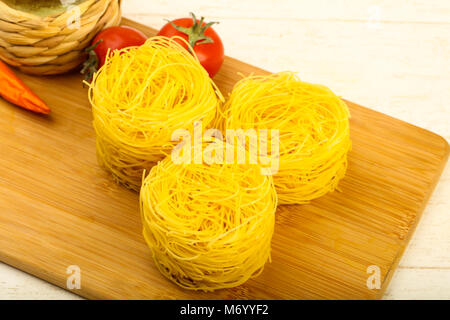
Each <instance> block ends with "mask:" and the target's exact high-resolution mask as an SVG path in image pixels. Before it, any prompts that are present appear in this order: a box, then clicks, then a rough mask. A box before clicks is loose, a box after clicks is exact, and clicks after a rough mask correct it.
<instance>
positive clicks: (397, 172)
mask: <svg viewBox="0 0 450 320" xmlns="http://www.w3.org/2000/svg"><path fill="white" fill-rule="evenodd" d="M124 24H127V25H131V26H134V27H137V28H139V29H141V30H143V31H144V32H145V33H147V34H148V35H153V34H154V30H152V29H150V28H147V27H144V26H142V25H139V24H137V23H134V22H131V21H128V20H125V21H124ZM237 72H241V73H244V74H248V73H251V72H253V73H255V74H265V73H267V72H265V71H263V70H261V69H258V68H255V67H253V66H250V65H247V64H245V63H242V62H239V61H237V60H234V59H232V58H227V59H226V60H225V63H224V66H223V68H222V70H221V72H220V73H219V74H218V75H217V76H216V78H215V80H216V83H217V84H218V86H219V87H220V89H221V90H222V92H223V93H224V94H227V93H228V92H229V91H230V90H231V88H232V86H233V84H234V83H235V82H236V80H237V79H238V78H239V76H238V75H237ZM20 76H21V77H22V78H23V79H24V81H25V82H26V83H27V84H29V85H30V87H31V88H32V89H33V90H35V91H36V92H37V93H39V94H40V95H41V97H42V98H43V99H44V100H45V101H47V102H48V104H49V105H50V106H51V108H52V111H53V112H52V114H51V116H49V117H45V116H39V115H35V114H33V113H30V112H27V111H24V110H22V109H19V108H17V107H14V106H12V105H10V104H8V103H6V102H4V101H3V100H0V153H1V157H0V260H1V261H3V262H5V263H7V264H10V265H12V266H14V267H17V268H19V269H21V270H24V271H26V272H29V273H31V274H33V275H36V276H38V277H40V278H42V279H45V280H47V281H49V282H51V283H54V284H56V285H58V286H60V287H62V288H66V280H67V277H68V274H67V273H66V271H67V268H68V267H69V266H72V265H77V266H79V267H80V270H81V289H74V290H72V291H73V292H75V293H77V294H79V295H81V296H84V297H87V298H94V299H174V298H175V299H374V298H380V297H381V296H382V294H383V291H384V290H385V289H386V286H387V284H388V282H389V280H390V278H391V277H392V274H393V272H394V270H395V268H396V266H397V264H398V262H399V260H400V257H401V255H402V253H403V251H404V249H405V246H406V245H407V243H408V241H409V239H410V238H411V235H412V233H413V231H414V229H415V226H416V225H417V222H418V221H419V218H420V215H421V213H422V211H423V209H424V207H425V205H426V203H427V201H428V199H429V197H430V195H431V193H432V191H433V188H434V187H435V185H436V183H437V181H438V179H439V176H440V174H441V172H442V170H443V168H444V166H445V163H446V160H447V158H448V153H449V147H448V144H447V142H446V141H445V140H444V139H443V138H441V137H440V136H437V135H436V134H434V133H431V132H429V131H426V130H424V129H420V128H418V127H415V126H413V125H410V124H408V123H405V122H402V121H400V120H397V119H393V118H391V117H389V116H386V115H384V114H380V113H378V112H375V111H372V110H369V109H367V108H364V107H362V106H359V105H356V104H354V103H351V102H349V103H348V104H349V107H350V111H351V114H352V119H351V137H352V140H353V151H352V152H351V154H350V159H349V162H350V163H349V169H348V174H347V176H346V178H345V179H344V180H343V181H342V182H341V184H340V187H341V189H342V192H335V193H332V194H329V195H327V196H324V197H322V198H320V199H318V200H315V201H312V202H311V203H310V204H308V205H302V206H283V207H280V208H279V209H278V210H277V213H276V228H275V235H274V238H273V245H272V248H273V253H272V263H270V264H266V268H265V270H264V272H263V274H262V275H261V276H259V277H258V278H256V279H252V280H250V281H248V282H247V283H246V284H244V285H242V286H240V287H237V288H233V289H229V290H220V291H217V292H214V293H203V292H191V291H187V290H183V289H180V288H179V287H177V286H176V285H174V284H172V283H171V282H169V281H168V280H166V279H165V278H164V277H163V276H162V275H161V274H160V273H159V272H158V271H157V269H156V267H155V265H154V264H153V260H152V258H151V255H150V252H149V250H148V248H147V246H146V244H145V242H144V239H143V237H142V235H141V222H140V218H139V207H138V195H137V194H136V193H133V192H131V191H129V190H126V189H124V188H122V187H121V186H118V185H116V184H115V183H114V182H113V181H112V179H111V177H110V176H109V175H108V174H107V173H106V172H105V171H104V170H103V169H102V168H100V167H99V166H98V165H97V161H96V154H95V135H94V130H93V128H92V124H91V122H92V115H91V109H90V106H89V103H88V100H87V90H86V89H85V88H83V87H82V83H81V77H80V76H79V75H78V74H76V73H74V74H69V75H64V76H56V77H45V78H38V77H31V76H26V75H20ZM370 266H377V267H379V270H380V282H381V287H380V289H369V288H368V287H367V284H366V282H367V279H368V277H369V276H370V275H371V274H369V273H368V272H367V270H368V267H370ZM375 268H376V267H375ZM369 270H371V269H369Z"/></svg>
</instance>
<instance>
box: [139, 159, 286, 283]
mask: <svg viewBox="0 0 450 320" xmlns="http://www.w3.org/2000/svg"><path fill="white" fill-rule="evenodd" d="M140 203H141V218H142V222H143V227H144V237H145V240H146V242H147V244H148V245H149V247H150V249H151V252H152V254H153V258H154V260H155V263H156V265H157V267H158V269H159V270H160V271H161V273H162V274H163V275H164V276H166V277H167V278H169V279H170V280H171V281H173V282H174V283H176V284H178V285H179V286H181V287H183V288H186V289H192V290H204V291H212V290H215V289H221V288H230V287H235V286H238V285H240V284H242V283H244V282H245V281H247V280H248V279H249V278H251V277H256V276H257V275H258V274H260V273H261V272H262V270H263V267H264V264H265V263H266V261H267V260H269V259H270V243H271V239H272V234H273V230H274V222H275V221H274V218H275V210H276V206H277V196H276V192H275V188H274V186H273V181H272V177H271V176H264V175H261V173H260V168H259V167H258V166H257V165H224V164H212V165H195V164H190V165H186V164H174V163H173V162H172V160H171V158H170V157H168V158H166V159H164V160H163V161H161V162H159V163H158V165H156V166H154V167H153V168H152V169H151V171H150V174H149V175H148V176H147V177H146V178H145V180H144V182H143V184H142V188H141V193H140Z"/></svg>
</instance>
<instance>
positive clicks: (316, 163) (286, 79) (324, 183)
mask: <svg viewBox="0 0 450 320" xmlns="http://www.w3.org/2000/svg"><path fill="white" fill-rule="evenodd" d="M224 110H225V111H224V113H225V114H224V116H225V120H224V122H225V123H226V128H227V129H236V128H241V129H248V128H258V129H278V131H279V170H278V172H277V173H276V174H275V176H274V184H275V188H276V190H277V193H278V199H279V203H280V204H297V203H305V202H308V201H309V200H312V199H315V198H318V197H320V196H322V195H324V194H326V193H328V192H330V191H333V190H335V189H336V187H337V185H338V182H339V180H340V179H342V178H343V177H344V175H345V172H346V169H347V153H348V152H349V150H350V148H351V141H350V133H349V111H348V108H347V105H346V104H345V103H344V102H343V101H342V100H341V99H340V98H339V97H337V96H336V95H335V94H334V93H333V92H332V91H331V90H330V89H328V88H327V87H325V86H322V85H315V84H310V83H306V82H303V81H300V80H299V79H298V78H297V77H296V76H295V74H293V73H290V72H283V73H278V74H273V75H269V76H251V77H248V78H244V79H242V80H241V81H240V82H238V83H237V84H236V85H235V87H234V89H233V91H232V93H231V96H230V98H229V100H228V102H227V104H226V105H225V106H224ZM266 143H267V144H269V145H270V143H268V142H267V141H266Z"/></svg>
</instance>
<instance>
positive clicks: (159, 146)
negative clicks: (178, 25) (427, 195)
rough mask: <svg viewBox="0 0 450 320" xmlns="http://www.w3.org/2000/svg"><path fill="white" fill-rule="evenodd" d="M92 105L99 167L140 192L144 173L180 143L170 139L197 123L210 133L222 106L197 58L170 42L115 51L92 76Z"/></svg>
mask: <svg viewBox="0 0 450 320" xmlns="http://www.w3.org/2000/svg"><path fill="white" fill-rule="evenodd" d="M177 39H178V40H179V41H184V40H182V39H181V38H177ZM89 99H90V102H91V104H92V112H93V116H94V122H93V123H94V128H95V131H96V134H97V155H98V159H99V163H100V164H101V165H103V166H104V167H106V168H107V169H108V170H109V171H111V172H112V174H113V176H114V178H115V180H116V181H118V182H120V183H122V184H123V185H125V186H126V187H128V188H131V189H133V190H136V191H138V190H139V188H140V185H141V182H142V172H143V170H144V169H150V168H151V167H152V166H153V165H155V164H156V163H157V162H158V161H160V160H162V159H163V158H164V157H165V156H166V155H167V154H168V152H169V151H170V150H171V149H172V148H173V146H174V145H175V144H176V143H177V142H171V135H172V133H173V132H174V131H175V130H176V129H188V130H189V128H192V127H193V124H194V122H195V121H198V120H202V122H203V126H205V127H206V126H207V125H208V124H209V123H210V122H211V121H212V120H213V119H214V117H215V114H216V110H217V107H218V105H219V103H220V102H221V100H223V98H222V96H221V94H220V92H219V90H218V89H217V87H216V86H215V85H214V83H213V82H212V80H211V79H210V78H209V76H208V73H207V72H206V71H205V69H204V68H203V67H202V66H201V65H200V63H199V62H198V60H197V58H196V57H194V56H193V55H191V54H190V53H189V52H188V51H187V50H186V49H185V48H183V47H182V46H181V45H180V44H178V43H177V41H175V40H174V38H172V39H169V38H166V37H153V38H150V39H149V40H147V42H146V43H145V44H144V45H142V46H140V47H133V48H128V49H123V50H116V51H114V52H113V54H112V55H111V56H110V57H109V58H108V59H107V62H106V63H105V65H104V66H103V67H102V68H101V69H100V70H99V72H98V73H97V74H96V75H95V76H94V79H93V81H92V83H91V85H90V91H89Z"/></svg>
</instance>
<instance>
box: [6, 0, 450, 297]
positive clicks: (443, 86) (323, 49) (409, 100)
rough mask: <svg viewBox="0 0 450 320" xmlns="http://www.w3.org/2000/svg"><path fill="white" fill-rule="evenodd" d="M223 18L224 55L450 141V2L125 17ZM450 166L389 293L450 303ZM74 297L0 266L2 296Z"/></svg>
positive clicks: (155, 22) (164, 10)
mask: <svg viewBox="0 0 450 320" xmlns="http://www.w3.org/2000/svg"><path fill="white" fill-rule="evenodd" d="M191 11H193V12H195V13H197V14H198V15H204V16H206V17H207V18H208V20H209V21H220V22H221V24H220V25H217V26H215V27H214V28H215V29H216V30H217V31H218V32H219V34H220V35H221V37H222V39H223V41H224V43H225V46H226V53H227V55H230V56H233V57H235V58H238V59H240V60H243V61H245V62H249V63H251V64H254V65H256V66H259V67H262V68H264V69H267V70H269V71H282V70H292V71H297V72H299V74H300V76H301V78H302V79H303V80H306V81H309V82H316V83H322V84H325V85H327V86H329V87H330V88H332V89H333V90H334V91H335V92H336V93H337V94H339V95H341V96H343V97H345V98H347V99H349V100H351V101H354V102H357V103H359V104H362V105H364V106H367V107H371V108H373V109H375V110H378V111H381V112H383V113H386V114H389V115H391V116H394V117H396V118H400V119H402V120H405V121H408V122H411V123H413V124H415V125H417V126H420V127H423V128H426V129H429V130H431V131H434V132H436V133H438V134H440V135H442V136H444V137H445V138H446V139H447V140H448V141H450V102H449V101H450V2H449V1H448V0H434V1H430V0H417V1H414V2H412V1H408V0H397V1H381V0H379V1H377V0H334V1H308V0H245V1H242V0H214V1H210V0H209V1H208V0H190V1H183V0H170V1H169V0H148V1H147V0H146V1H144V0H124V1H123V13H124V16H125V17H128V18H131V19H134V20H137V21H139V22H141V23H144V24H147V25H149V26H152V27H154V28H159V27H161V26H162V25H163V24H164V23H165V22H164V20H163V19H164V18H172V19H173V18H177V17H183V16H187V15H188V13H189V12H191ZM449 195H450V166H447V168H446V169H445V171H444V174H443V176H442V178H441V181H440V183H439V184H438V186H437V188H436V190H435V192H434V194H433V196H432V198H431V200H430V202H429V204H428V206H427V208H426V210H425V212H424V214H423V217H422V220H421V222H420V224H419V225H418V227H417V230H416V232H415V234H414V236H413V239H412V240H411V242H410V244H409V246H408V248H407V249H406V252H405V254H404V256H403V259H402V260H401V262H400V265H399V267H398V269H397V271H396V273H395V275H394V277H393V279H392V281H391V284H390V286H389V288H388V290H387V292H386V294H385V298H386V299H450V197H449ZM76 298H78V297H77V296H75V295H73V294H71V293H69V292H67V291H64V290H62V289H59V288H57V287H55V286H53V285H51V284H48V283H46V282H44V281H42V280H40V279H37V278H35V277H33V276H30V275H28V274H25V273H23V272H21V271H19V270H16V269H14V268H11V267H9V266H6V265H3V264H1V263H0V299H76Z"/></svg>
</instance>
